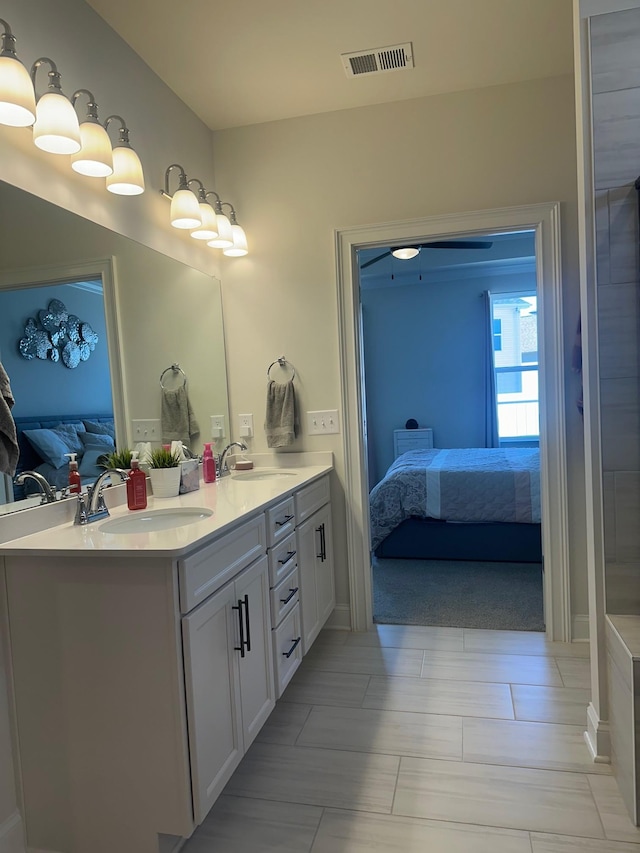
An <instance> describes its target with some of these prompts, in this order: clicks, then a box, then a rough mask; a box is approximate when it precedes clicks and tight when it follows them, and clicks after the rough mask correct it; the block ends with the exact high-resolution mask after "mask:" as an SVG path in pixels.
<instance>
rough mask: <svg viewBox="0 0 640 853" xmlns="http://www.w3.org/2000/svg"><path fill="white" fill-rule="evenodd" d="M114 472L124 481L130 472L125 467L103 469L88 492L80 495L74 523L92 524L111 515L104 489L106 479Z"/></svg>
mask: <svg viewBox="0 0 640 853" xmlns="http://www.w3.org/2000/svg"><path fill="white" fill-rule="evenodd" d="M113 474H117V475H118V476H119V477H120V479H121V480H122V482H123V483H124V482H126V481H127V480H128V479H129V474H128V473H127V472H126V471H125V470H124V469H123V468H107V470H106V471H103V472H102V474H100V476H99V477H98V479H97V480H96V481H95V483H94V484H93V485H92V486H89V487H88V488H87V491H86V494H80V495H78V506H77V507H76V517H75V520H74V524H91V522H92V521H98V520H99V519H101V518H106V517H107V516H108V515H109V510H108V509H107V505H106V504H105V502H104V495H103V493H102V490H103V487H104V481H105V480H106V479H107V477H111V476H112V475H113Z"/></svg>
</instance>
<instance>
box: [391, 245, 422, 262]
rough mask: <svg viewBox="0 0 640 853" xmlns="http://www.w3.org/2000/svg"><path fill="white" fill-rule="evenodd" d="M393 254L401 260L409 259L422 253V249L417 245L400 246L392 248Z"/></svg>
mask: <svg viewBox="0 0 640 853" xmlns="http://www.w3.org/2000/svg"><path fill="white" fill-rule="evenodd" d="M391 254H392V255H393V257H394V258H399V259H400V260H401V261H408V260H410V259H411V258H415V256H416V255H419V254H420V249H419V248H418V247H417V246H400V247H398V248H397V249H392V250H391Z"/></svg>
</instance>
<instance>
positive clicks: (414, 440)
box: [393, 429, 433, 459]
mask: <svg viewBox="0 0 640 853" xmlns="http://www.w3.org/2000/svg"><path fill="white" fill-rule="evenodd" d="M432 448H433V430H432V429H394V431H393V453H394V459H397V458H398V456H400V454H401V453H406V452H407V450H431V449H432Z"/></svg>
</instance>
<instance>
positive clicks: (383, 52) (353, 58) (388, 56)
mask: <svg viewBox="0 0 640 853" xmlns="http://www.w3.org/2000/svg"><path fill="white" fill-rule="evenodd" d="M340 58H341V59H342V64H343V66H344V70H345V71H346V72H347V77H360V76H362V75H363V74H383V73H384V72H386V71H402V70H403V69H404V68H413V48H412V46H411V42H410V41H408V42H406V43H405V44H392V45H391V46H389V47H376V48H373V50H359V51H357V52H356V53H341V54H340Z"/></svg>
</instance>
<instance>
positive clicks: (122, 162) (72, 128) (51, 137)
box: [0, 18, 144, 195]
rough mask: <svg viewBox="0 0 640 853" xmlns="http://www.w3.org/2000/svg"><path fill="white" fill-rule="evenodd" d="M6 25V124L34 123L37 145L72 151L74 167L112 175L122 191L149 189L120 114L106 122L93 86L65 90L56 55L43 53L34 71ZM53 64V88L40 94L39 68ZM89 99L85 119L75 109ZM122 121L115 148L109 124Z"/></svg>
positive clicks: (0, 78) (0, 68)
mask: <svg viewBox="0 0 640 853" xmlns="http://www.w3.org/2000/svg"><path fill="white" fill-rule="evenodd" d="M0 26H1V27H2V28H3V33H2V36H1V39H2V46H1V49H0V124H4V125H8V126H9V127H31V126H33V141H34V144H35V145H36V146H37V147H38V148H40V149H41V150H42V151H47V152H48V153H50V154H67V155H71V168H72V169H73V170H74V171H75V172H78V173H79V174H81V175H87V176H89V177H100V178H106V186H107V189H108V190H109V191H110V192H112V193H116V194H118V195H137V194H139V193H142V192H144V175H143V172H142V164H141V163H140V159H139V157H138V155H137V154H136V153H135V151H134V150H133V148H132V147H131V144H130V142H129V130H128V128H127V126H126V125H125V123H124V120H123V119H122V118H121V117H120V116H110V117H109V118H108V119H107V120H106V122H105V123H104V125H102V124H100V121H99V119H98V108H97V104H96V101H95V98H94V96H93V94H92V93H91V92H90V91H89V90H88V89H78V90H77V91H76V92H75V93H74V94H73V96H72V98H71V99H69V98H67V97H66V95H65V94H64V93H63V91H62V86H61V83H60V72H59V71H58V68H57V66H56V64H55V62H54V61H53V60H52V59H49V57H47V56H41V57H40V58H39V59H36V61H35V62H34V63H33V65H32V66H31V71H30V72H28V71H27V69H26V67H25V66H24V65H23V64H22V62H20V60H19V59H18V57H17V55H16V49H15V45H16V39H15V36H14V35H13V33H12V31H11V27H10V26H9V24H8V23H7V22H6V21H5V20H3V19H2V18H0ZM43 66H48V68H49V71H48V77H49V83H48V88H47V91H46V92H45V93H44V94H43V95H41V96H40V97H39V98H37V97H36V76H37V73H38V70H39V69H40V68H42V67H43ZM82 95H84V96H86V97H87V99H88V104H87V115H86V118H85V119H84V121H83V122H82V124H80V123H79V121H78V116H77V114H76V111H75V105H76V101H77V100H78V98H80V96H82ZM112 120H118V121H119V122H120V138H119V140H118V144H117V146H116V147H115V148H114V149H113V150H112V147H111V140H110V139H109V134H108V127H109V123H110V121H112Z"/></svg>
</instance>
